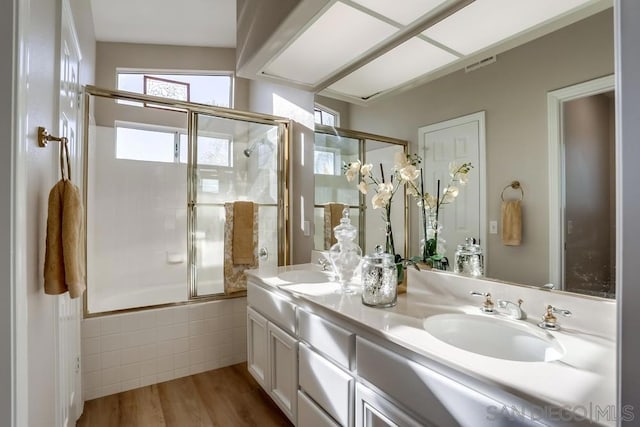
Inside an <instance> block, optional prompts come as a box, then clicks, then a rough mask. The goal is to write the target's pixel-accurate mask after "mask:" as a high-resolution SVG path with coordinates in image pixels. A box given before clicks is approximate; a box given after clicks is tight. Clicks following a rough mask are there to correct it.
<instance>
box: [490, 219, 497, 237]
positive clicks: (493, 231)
mask: <svg viewBox="0 0 640 427" xmlns="http://www.w3.org/2000/svg"><path fill="white" fill-rule="evenodd" d="M489 234H498V221H489Z"/></svg>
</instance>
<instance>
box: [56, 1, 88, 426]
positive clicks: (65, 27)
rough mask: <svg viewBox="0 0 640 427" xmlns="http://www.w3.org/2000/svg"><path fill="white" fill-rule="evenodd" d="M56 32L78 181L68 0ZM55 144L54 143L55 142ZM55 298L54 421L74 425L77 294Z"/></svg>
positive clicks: (78, 407)
mask: <svg viewBox="0 0 640 427" xmlns="http://www.w3.org/2000/svg"><path fill="white" fill-rule="evenodd" d="M61 24H62V25H61V27H60V28H61V33H60V91H59V93H60V104H59V114H60V124H59V126H60V127H59V129H58V131H59V134H60V135H62V136H65V137H67V139H68V141H69V150H70V151H71V158H72V159H74V160H75V161H74V162H73V163H72V164H71V168H72V175H71V177H72V180H73V182H74V183H75V184H76V185H79V184H81V183H80V181H79V178H80V176H81V174H80V173H79V172H80V162H79V156H78V152H79V147H78V119H79V114H80V105H79V104H80V99H81V98H80V85H79V80H78V72H79V69H80V48H79V44H78V39H77V35H76V32H75V28H74V25H73V17H72V14H71V8H70V6H69V3H68V0H65V1H63V2H62V18H61ZM55 147H56V148H58V147H57V144H56V146H55ZM57 298H58V307H57V319H58V324H57V325H56V329H57V351H56V353H57V354H56V359H57V367H58V370H57V373H56V374H57V388H58V390H57V392H58V399H57V405H56V407H57V409H58V415H57V416H58V419H57V422H56V425H59V426H64V427H67V426H75V425H76V421H77V419H78V418H79V417H80V414H81V413H82V392H81V382H82V381H81V377H80V320H81V318H82V310H81V309H82V305H81V301H82V299H81V298H77V299H73V300H72V299H71V298H69V294H68V293H65V294H63V295H60V296H59V297H57Z"/></svg>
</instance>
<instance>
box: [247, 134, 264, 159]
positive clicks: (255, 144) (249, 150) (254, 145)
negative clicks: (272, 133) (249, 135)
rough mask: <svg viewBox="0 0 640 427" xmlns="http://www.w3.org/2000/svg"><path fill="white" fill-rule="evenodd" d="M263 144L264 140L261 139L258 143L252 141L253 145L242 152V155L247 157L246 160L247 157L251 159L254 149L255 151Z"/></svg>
mask: <svg viewBox="0 0 640 427" xmlns="http://www.w3.org/2000/svg"><path fill="white" fill-rule="evenodd" d="M264 143H265V140H264V138H263V139H260V140H258V141H254V143H253V144H251V146H249V148H247V149H245V150H244V151H243V153H244V155H245V157H247V158H248V157H251V154H252V153H253V152H254V151H255V149H256V148H258V145H260V144H264Z"/></svg>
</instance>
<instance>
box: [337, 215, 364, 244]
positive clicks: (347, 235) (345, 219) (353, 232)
mask: <svg viewBox="0 0 640 427" xmlns="http://www.w3.org/2000/svg"><path fill="white" fill-rule="evenodd" d="M333 234H334V236H336V240H337V241H341V240H355V238H356V237H357V236H358V229H357V228H355V227H354V226H353V225H351V219H350V218H349V209H348V208H344V209H343V210H342V218H341V219H340V224H339V225H337V226H335V227H334V228H333Z"/></svg>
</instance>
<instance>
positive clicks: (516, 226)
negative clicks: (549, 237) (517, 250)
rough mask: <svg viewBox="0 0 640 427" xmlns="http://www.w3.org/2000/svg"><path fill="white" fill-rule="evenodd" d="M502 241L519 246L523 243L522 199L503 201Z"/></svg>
mask: <svg viewBox="0 0 640 427" xmlns="http://www.w3.org/2000/svg"><path fill="white" fill-rule="evenodd" d="M502 243H503V244H504V245H507V246H519V245H520V243H522V206H521V204H520V200H507V201H504V202H502Z"/></svg>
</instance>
